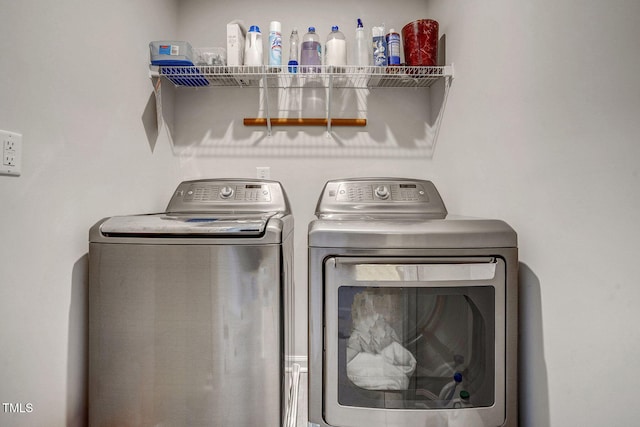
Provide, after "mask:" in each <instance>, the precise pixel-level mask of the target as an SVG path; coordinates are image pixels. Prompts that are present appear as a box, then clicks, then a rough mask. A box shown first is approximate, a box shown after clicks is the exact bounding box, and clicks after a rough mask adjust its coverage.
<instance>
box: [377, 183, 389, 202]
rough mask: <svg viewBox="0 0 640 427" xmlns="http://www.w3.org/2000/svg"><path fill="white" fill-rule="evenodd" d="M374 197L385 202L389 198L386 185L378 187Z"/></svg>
mask: <svg viewBox="0 0 640 427" xmlns="http://www.w3.org/2000/svg"><path fill="white" fill-rule="evenodd" d="M375 194H376V197H377V198H379V199H382V200H387V199H388V198H389V196H390V193H389V187H387V186H386V185H379V186H377V187H376V190H375Z"/></svg>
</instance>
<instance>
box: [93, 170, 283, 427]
mask: <svg viewBox="0 0 640 427" xmlns="http://www.w3.org/2000/svg"><path fill="white" fill-rule="evenodd" d="M89 262H90V266H89V271H90V274H89V276H90V277H89V425H90V426H95V427H98V426H114V425H123V426H124V425H127V426H129V425H131V426H133V425H135V426H246V427H258V426H261V427H262V426H280V425H281V424H282V419H283V413H284V406H285V405H284V402H283V401H284V399H283V394H284V381H283V378H284V373H285V366H284V363H285V362H284V361H285V360H286V359H285V357H286V352H287V351H288V346H289V343H290V339H289V336H290V335H289V329H288V325H289V324H290V321H289V319H288V318H287V313H285V305H286V304H287V303H288V301H287V300H288V298H289V297H290V293H291V292H292V280H293V275H292V271H293V217H292V215H291V211H290V208H289V202H288V200H287V197H286V194H285V192H284V190H283V188H282V186H281V185H280V184H279V183H278V182H275V181H263V180H243V179H215V180H197V181H186V182H183V183H181V184H180V185H179V186H178V188H177V189H176V191H175V192H174V193H173V197H172V198H171V200H170V202H169V205H168V207H167V209H166V212H164V213H159V214H151V215H132V216H117V217H112V218H107V219H104V220H102V221H100V222H98V223H97V224H96V225H95V226H94V227H92V228H91V230H90V243H89Z"/></svg>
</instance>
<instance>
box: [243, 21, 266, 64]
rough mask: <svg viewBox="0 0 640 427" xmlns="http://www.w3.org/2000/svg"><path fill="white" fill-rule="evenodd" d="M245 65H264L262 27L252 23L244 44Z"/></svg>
mask: <svg viewBox="0 0 640 427" xmlns="http://www.w3.org/2000/svg"><path fill="white" fill-rule="evenodd" d="M244 65H250V66H259V65H262V33H260V27H258V26H257V25H252V26H251V27H250V28H249V32H248V33H247V38H246V40H245V44H244Z"/></svg>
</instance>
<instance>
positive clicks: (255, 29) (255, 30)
mask: <svg viewBox="0 0 640 427" xmlns="http://www.w3.org/2000/svg"><path fill="white" fill-rule="evenodd" d="M249 32H250V33H259V32H260V27H258V26H257V25H252V26H251V27H249Z"/></svg>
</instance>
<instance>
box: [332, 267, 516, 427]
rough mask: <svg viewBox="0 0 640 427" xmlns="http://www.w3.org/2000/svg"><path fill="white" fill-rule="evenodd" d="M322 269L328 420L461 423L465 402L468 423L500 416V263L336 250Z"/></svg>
mask: <svg viewBox="0 0 640 427" xmlns="http://www.w3.org/2000/svg"><path fill="white" fill-rule="evenodd" d="M324 271H325V280H326V282H325V288H324V289H325V291H324V292H325V307H324V323H325V354H324V374H325V375H324V387H323V389H324V391H323V400H324V402H323V403H324V416H325V420H326V421H327V423H328V424H330V425H334V426H345V427H349V426H362V425H367V426H372V427H389V426H401V425H402V426H405V425H457V424H455V423H454V424H451V421H453V420H455V419H457V418H458V417H459V416H460V414H461V411H460V409H461V408H464V413H465V420H466V421H465V423H469V424H467V425H468V426H498V425H502V424H503V423H504V420H505V262H504V260H502V259H499V258H493V257H486V258H485V257H482V258H477V257H476V258H456V259H451V258H366V257H357V258H356V257H332V258H328V259H327V260H325V265H324ZM469 416H471V419H469ZM470 422H471V423H470ZM430 423H434V424H430Z"/></svg>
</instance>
